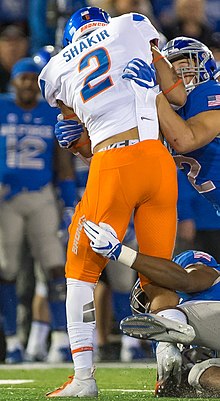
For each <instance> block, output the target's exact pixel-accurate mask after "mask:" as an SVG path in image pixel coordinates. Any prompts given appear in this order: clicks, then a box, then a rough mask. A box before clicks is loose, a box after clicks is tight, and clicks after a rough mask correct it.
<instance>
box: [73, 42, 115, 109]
mask: <svg viewBox="0 0 220 401" xmlns="http://www.w3.org/2000/svg"><path fill="white" fill-rule="evenodd" d="M94 59H95V61H96V63H97V67H94V69H93V70H92V72H90V73H89V74H88V75H87V76H86V78H85V79H84V82H83V88H82V89H81V92H80V94H81V97H82V100H83V103H86V102H88V100H91V99H92V98H93V97H95V96H97V95H99V94H100V93H101V92H103V91H105V90H106V89H109V88H110V87H111V86H112V85H113V82H112V79H111V77H110V76H107V77H105V78H103V79H101V77H102V75H104V74H106V72H108V70H109V69H110V67H111V61H110V57H109V54H108V52H107V50H106V49H104V48H103V47H100V48H99V49H96V50H93V51H92V52H91V53H88V54H87V55H86V56H85V57H83V58H82V59H81V60H80V63H79V71H82V70H83V69H84V68H88V67H89V66H90V63H91V62H92V60H93V61H94ZM99 77H100V80H99V81H98V83H96V84H93V85H92V84H91V81H92V80H93V79H96V78H99Z"/></svg>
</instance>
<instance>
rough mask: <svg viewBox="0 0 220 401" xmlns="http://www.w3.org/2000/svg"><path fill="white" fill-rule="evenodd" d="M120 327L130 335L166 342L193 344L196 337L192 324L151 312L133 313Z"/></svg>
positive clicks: (122, 321)
mask: <svg viewBox="0 0 220 401" xmlns="http://www.w3.org/2000/svg"><path fill="white" fill-rule="evenodd" d="M120 329H121V330H122V332H123V333H124V334H127V335H128V336H131V337H135V338H139V339H142V340H143V339H147V340H156V341H166V342H177V343H181V344H191V342H192V341H193V339H194V338H195V331H194V329H193V327H192V326H190V325H189V324H186V323H181V322H178V321H175V320H171V319H167V318H165V317H162V316H157V315H154V314H151V313H143V314H138V315H132V316H128V317H126V318H124V319H123V320H121V323H120Z"/></svg>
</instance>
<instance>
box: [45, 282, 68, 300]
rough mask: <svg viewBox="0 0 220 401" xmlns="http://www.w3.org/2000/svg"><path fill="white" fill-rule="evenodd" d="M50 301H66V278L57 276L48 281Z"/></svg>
mask: <svg viewBox="0 0 220 401" xmlns="http://www.w3.org/2000/svg"><path fill="white" fill-rule="evenodd" d="M48 299H49V302H65V300H66V280H65V278H56V279H54V280H50V281H49V282H48Z"/></svg>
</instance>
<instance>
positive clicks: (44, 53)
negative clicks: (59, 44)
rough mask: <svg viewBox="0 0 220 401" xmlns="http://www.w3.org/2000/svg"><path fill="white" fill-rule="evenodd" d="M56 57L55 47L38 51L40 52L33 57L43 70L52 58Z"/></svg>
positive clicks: (50, 46)
mask: <svg viewBox="0 0 220 401" xmlns="http://www.w3.org/2000/svg"><path fill="white" fill-rule="evenodd" d="M54 55H55V48H54V46H52V45H47V46H44V47H42V48H41V49H40V50H38V52H37V53H35V54H34V55H33V56H32V57H33V59H34V61H35V63H36V64H38V65H39V67H40V68H43V67H45V65H46V64H47V63H48V61H49V60H50V59H51V57H52V56H54Z"/></svg>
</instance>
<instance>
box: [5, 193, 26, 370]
mask: <svg viewBox="0 0 220 401" xmlns="http://www.w3.org/2000/svg"><path fill="white" fill-rule="evenodd" d="M16 203H17V200H15V201H14V200H11V201H10V202H4V203H2V204H1V213H0V304H1V309H2V313H3V316H4V331H5V336H6V348H7V352H6V362H7V363H17V362H21V361H22V360H23V347H22V345H21V342H20V340H19V338H18V336H17V325H16V321H17V295H16V276H17V272H18V270H19V268H20V262H21V252H22V249H23V248H22V243H23V233H24V221H23V218H22V216H20V214H19V212H17V211H16Z"/></svg>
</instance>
